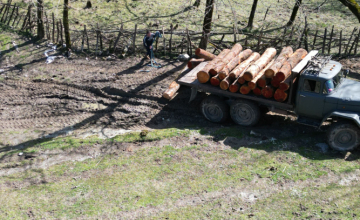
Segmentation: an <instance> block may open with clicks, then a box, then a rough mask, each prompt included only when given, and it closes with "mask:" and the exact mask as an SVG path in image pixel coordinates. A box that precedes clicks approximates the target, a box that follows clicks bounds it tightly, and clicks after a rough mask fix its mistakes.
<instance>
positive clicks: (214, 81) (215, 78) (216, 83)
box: [210, 74, 221, 86]
mask: <svg viewBox="0 0 360 220" xmlns="http://www.w3.org/2000/svg"><path fill="white" fill-rule="evenodd" d="M220 81H221V80H220V79H219V74H217V75H216V76H213V77H211V79H210V83H211V85H213V86H219V85H220Z"/></svg>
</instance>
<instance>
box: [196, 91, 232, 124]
mask: <svg viewBox="0 0 360 220" xmlns="http://www.w3.org/2000/svg"><path fill="white" fill-rule="evenodd" d="M201 112H202V114H203V115H204V117H205V118H206V119H207V120H209V121H211V122H215V123H221V122H224V121H226V119H228V118H229V106H228V105H227V104H226V103H225V101H224V100H222V99H221V98H220V97H217V96H208V97H206V98H205V99H204V100H203V101H202V102H201Z"/></svg>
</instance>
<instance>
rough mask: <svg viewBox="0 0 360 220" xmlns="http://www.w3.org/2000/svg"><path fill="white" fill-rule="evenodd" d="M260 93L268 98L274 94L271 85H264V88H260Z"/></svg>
mask: <svg viewBox="0 0 360 220" xmlns="http://www.w3.org/2000/svg"><path fill="white" fill-rule="evenodd" d="M261 95H262V96H264V97H265V98H268V99H270V98H272V97H273V95H274V89H273V87H271V86H265V87H264V88H262V89H261Z"/></svg>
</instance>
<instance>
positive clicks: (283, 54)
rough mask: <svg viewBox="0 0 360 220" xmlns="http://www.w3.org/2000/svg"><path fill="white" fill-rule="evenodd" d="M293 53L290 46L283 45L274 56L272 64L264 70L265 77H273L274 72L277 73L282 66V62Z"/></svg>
mask: <svg viewBox="0 0 360 220" xmlns="http://www.w3.org/2000/svg"><path fill="white" fill-rule="evenodd" d="M292 54H293V49H292V48H291V47H284V48H283V49H282V50H281V53H280V55H279V56H278V57H277V58H276V60H275V62H274V63H273V65H271V66H270V67H269V68H267V70H266V71H265V76H266V78H273V77H274V76H275V73H277V72H278V71H279V70H280V68H281V67H282V65H283V63H284V62H285V61H286V60H287V59H288V58H289V57H290V56H291V55H292Z"/></svg>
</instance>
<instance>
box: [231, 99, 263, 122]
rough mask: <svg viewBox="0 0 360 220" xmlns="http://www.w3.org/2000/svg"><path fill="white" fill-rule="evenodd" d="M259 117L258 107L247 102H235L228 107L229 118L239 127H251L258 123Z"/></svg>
mask: <svg viewBox="0 0 360 220" xmlns="http://www.w3.org/2000/svg"><path fill="white" fill-rule="evenodd" d="M260 115H261V113H260V109H259V106H257V105H256V104H255V103H253V102H250V101H247V100H236V101H234V102H233V103H232V104H231V106H230V116H231V118H232V120H233V121H234V122H235V123H237V124H239V125H244V126H253V125H255V124H256V123H257V122H258V121H259V119H260Z"/></svg>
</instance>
